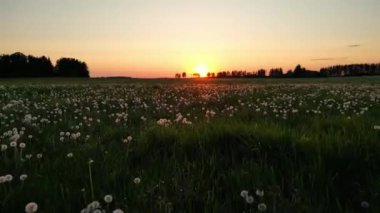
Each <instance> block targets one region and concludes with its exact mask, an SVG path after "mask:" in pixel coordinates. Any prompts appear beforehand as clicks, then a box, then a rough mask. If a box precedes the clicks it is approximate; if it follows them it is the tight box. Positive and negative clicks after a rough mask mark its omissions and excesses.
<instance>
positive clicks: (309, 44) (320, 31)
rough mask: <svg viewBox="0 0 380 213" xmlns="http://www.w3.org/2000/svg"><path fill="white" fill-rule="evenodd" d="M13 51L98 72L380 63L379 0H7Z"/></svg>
mask: <svg viewBox="0 0 380 213" xmlns="http://www.w3.org/2000/svg"><path fill="white" fill-rule="evenodd" d="M13 52H23V53H25V54H31V55H35V56H42V55H45V56H49V57H50V58H51V60H52V61H53V63H55V61H56V60H57V59H58V58H60V57H74V58H77V59H79V60H82V61H85V62H86V63H87V65H88V66H89V69H90V72H91V76H93V77H96V76H131V77H142V78H155V77H173V76H174V74H175V73H177V72H187V73H188V74H189V73H193V72H196V70H197V69H199V67H202V68H204V67H207V69H208V71H210V72H217V71H220V70H246V71H255V70H258V69H260V68H264V69H269V68H273V67H282V68H283V69H284V70H287V69H293V68H294V67H295V66H296V65H297V64H301V65H303V66H305V67H306V68H308V69H312V70H319V68H321V67H324V66H329V65H334V64H350V63H367V62H368V63H379V62H380V1H379V0H109V1H105V0H17V1H15V0H1V2H0V54H10V53H13ZM203 70H204V69H203Z"/></svg>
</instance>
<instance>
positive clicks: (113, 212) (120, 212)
mask: <svg viewBox="0 0 380 213" xmlns="http://www.w3.org/2000/svg"><path fill="white" fill-rule="evenodd" d="M112 213H124V211H123V210H121V209H115V210H113V211H112Z"/></svg>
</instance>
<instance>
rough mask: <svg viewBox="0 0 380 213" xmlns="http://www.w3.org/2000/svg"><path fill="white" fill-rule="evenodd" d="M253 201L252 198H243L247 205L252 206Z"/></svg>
mask: <svg viewBox="0 0 380 213" xmlns="http://www.w3.org/2000/svg"><path fill="white" fill-rule="evenodd" d="M253 201H255V199H253V196H247V197H245V202H247V203H248V204H252V203H253Z"/></svg>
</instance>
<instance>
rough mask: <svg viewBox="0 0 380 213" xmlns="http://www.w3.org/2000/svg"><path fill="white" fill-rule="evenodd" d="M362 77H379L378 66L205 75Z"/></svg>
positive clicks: (298, 67)
mask: <svg viewBox="0 0 380 213" xmlns="http://www.w3.org/2000/svg"><path fill="white" fill-rule="evenodd" d="M363 75H380V64H350V65H336V66H331V67H326V68H321V69H320V71H312V70H307V69H306V68H304V67H302V66H301V65H297V66H296V67H295V69H294V70H288V71H286V72H284V71H283V70H282V68H273V69H270V70H268V71H267V70H265V69H259V70H258V71H255V72H247V71H242V70H234V71H221V72H217V73H207V77H209V78H264V77H272V78H316V77H341V76H363ZM185 76H186V75H185ZM176 77H177V78H180V77H181V75H178V74H177V75H176Z"/></svg>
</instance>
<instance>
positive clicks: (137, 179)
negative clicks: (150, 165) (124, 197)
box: [133, 177, 141, 184]
mask: <svg viewBox="0 0 380 213" xmlns="http://www.w3.org/2000/svg"><path fill="white" fill-rule="evenodd" d="M133 182H134V183H135V184H139V183H140V182H141V179H140V178H138V177H137V178H135V179H133Z"/></svg>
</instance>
